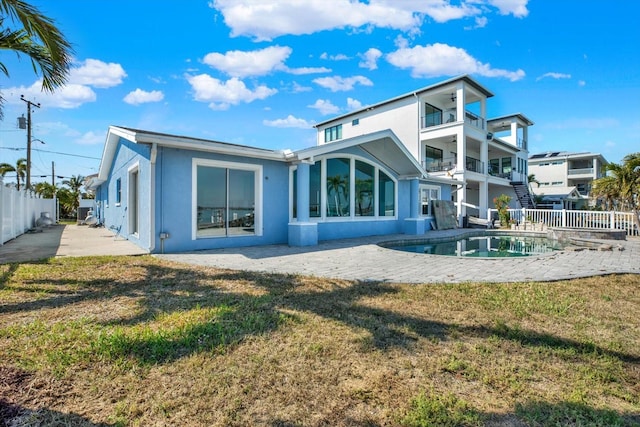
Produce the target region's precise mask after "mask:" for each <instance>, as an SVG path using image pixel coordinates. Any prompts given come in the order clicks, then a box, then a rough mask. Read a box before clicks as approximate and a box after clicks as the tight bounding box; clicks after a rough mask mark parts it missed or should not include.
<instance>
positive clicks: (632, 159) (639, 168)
mask: <svg viewBox="0 0 640 427" xmlns="http://www.w3.org/2000/svg"><path fill="white" fill-rule="evenodd" d="M607 170H608V171H609V172H611V175H609V176H606V177H603V178H600V179H597V180H595V181H594V182H593V186H594V187H595V190H593V189H592V192H593V194H594V195H600V196H603V197H605V198H606V197H611V199H612V200H617V201H619V202H620V205H621V208H622V209H625V210H626V209H628V210H631V211H632V212H633V214H634V215H633V220H634V223H635V224H636V227H638V229H639V230H640V219H639V218H638V205H639V204H640V153H633V154H628V155H626V156H625V157H624V158H623V159H622V164H617V163H609V164H608V165H607Z"/></svg>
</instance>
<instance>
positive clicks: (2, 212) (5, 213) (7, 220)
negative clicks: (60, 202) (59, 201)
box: [0, 178, 56, 246]
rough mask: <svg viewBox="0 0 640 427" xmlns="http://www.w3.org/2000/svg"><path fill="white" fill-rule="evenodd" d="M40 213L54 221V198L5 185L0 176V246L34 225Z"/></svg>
mask: <svg viewBox="0 0 640 427" xmlns="http://www.w3.org/2000/svg"><path fill="white" fill-rule="evenodd" d="M42 213H46V214H48V215H50V217H51V219H53V220H54V221H55V213H56V202H55V199H41V198H40V197H39V196H36V195H35V194H33V193H32V192H31V191H24V190H20V191H18V190H16V189H15V188H13V187H5V186H4V184H3V183H2V178H0V226H1V229H0V246H2V245H3V244H4V243H5V242H7V241H9V240H11V239H15V238H16V237H18V236H20V235H21V234H24V233H25V232H27V231H29V230H30V229H32V228H33V227H35V226H36V220H37V219H38V218H40V216H41V215H42Z"/></svg>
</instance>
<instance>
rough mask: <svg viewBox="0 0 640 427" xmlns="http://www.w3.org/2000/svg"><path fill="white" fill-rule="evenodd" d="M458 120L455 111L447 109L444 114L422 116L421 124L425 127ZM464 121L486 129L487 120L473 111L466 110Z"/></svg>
mask: <svg viewBox="0 0 640 427" xmlns="http://www.w3.org/2000/svg"><path fill="white" fill-rule="evenodd" d="M457 121H458V118H457V114H456V112H455V111H445V112H443V113H442V114H429V115H427V116H422V117H421V118H420V125H421V126H422V128H423V129H424V128H429V127H433V126H440V125H442V124H445V123H456V122H457ZM464 121H465V122H466V123H468V124H470V125H473V126H475V127H477V128H479V129H483V130H484V129H486V122H485V120H484V119H483V118H482V117H480V116H478V115H477V114H474V113H472V112H471V111H465V112H464Z"/></svg>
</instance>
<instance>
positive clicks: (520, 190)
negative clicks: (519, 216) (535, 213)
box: [511, 182, 536, 209]
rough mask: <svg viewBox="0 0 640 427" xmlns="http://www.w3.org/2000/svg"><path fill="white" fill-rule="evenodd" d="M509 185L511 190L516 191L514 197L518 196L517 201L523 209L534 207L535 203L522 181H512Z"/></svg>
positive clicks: (527, 187)
mask: <svg viewBox="0 0 640 427" xmlns="http://www.w3.org/2000/svg"><path fill="white" fill-rule="evenodd" d="M511 186H512V187H513V190H514V191H515V192H516V197H518V201H519V202H520V206H522V207H523V208H525V209H535V207H536V204H535V203H534V201H533V197H531V193H530V192H529V186H528V185H527V184H526V183H524V182H512V183H511Z"/></svg>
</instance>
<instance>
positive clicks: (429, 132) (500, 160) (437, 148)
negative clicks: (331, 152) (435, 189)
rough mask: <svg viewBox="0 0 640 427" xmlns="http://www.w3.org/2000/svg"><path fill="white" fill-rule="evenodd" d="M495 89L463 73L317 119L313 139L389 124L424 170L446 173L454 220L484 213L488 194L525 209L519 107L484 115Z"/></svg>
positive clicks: (524, 122)
mask: <svg viewBox="0 0 640 427" xmlns="http://www.w3.org/2000/svg"><path fill="white" fill-rule="evenodd" d="M493 96H494V94H493V93H492V92H491V91H489V90H488V89H487V88H485V87H484V86H482V85H481V84H479V83H478V82H477V81H475V80H474V79H472V78H471V77H469V76H467V75H464V76H461V77H456V78H453V79H450V80H446V81H443V82H441V83H437V84H434V85H431V86H428V87H424V88H422V89H418V90H416V91H414V92H410V93H407V94H404V95H401V96H398V97H396V98H392V99H388V100H386V101H382V102H379V103H377V104H373V105H369V106H367V107H364V108H362V109H359V110H356V111H352V112H350V113H347V114H344V115H341V116H338V117H334V118H332V119H330V120H327V121H324V122H321V123H318V124H317V125H316V128H317V130H318V141H317V144H318V145H319V146H320V145H323V144H330V143H334V142H335V141H338V140H342V139H348V138H352V137H355V136H359V135H365V134H369V133H372V132H376V131H380V130H386V129H389V130H391V131H392V132H393V133H394V134H395V135H397V137H398V139H399V140H400V141H401V143H402V144H404V145H405V147H406V148H407V150H408V151H409V152H410V153H411V154H412V155H413V156H414V157H415V159H416V160H417V161H418V162H419V164H421V165H422V167H423V169H424V170H425V171H426V173H427V174H428V175H429V176H440V177H449V178H450V179H451V185H452V186H453V188H452V192H451V194H452V199H453V201H454V202H455V203H456V209H457V214H458V218H459V221H460V222H461V223H462V222H463V219H464V218H465V217H466V216H468V215H470V216H476V217H479V218H486V217H487V209H488V208H490V207H493V205H492V200H493V198H494V197H496V196H499V195H500V194H507V195H509V196H511V197H512V202H511V207H514V208H519V207H530V206H531V197H530V195H529V192H528V190H527V185H526V184H527V174H528V171H527V158H528V150H527V139H528V128H529V126H531V125H533V122H532V121H531V120H529V119H528V118H527V117H526V116H524V115H523V114H520V113H516V114H510V115H505V116H500V117H495V118H487V101H488V99H489V98H491V97H493Z"/></svg>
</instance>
